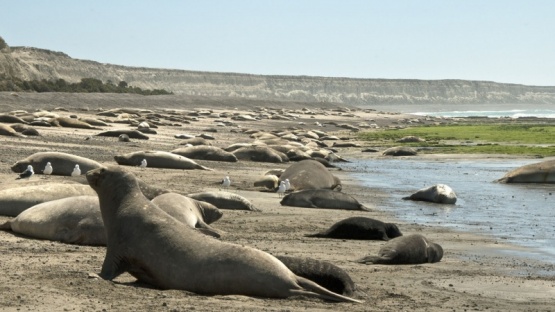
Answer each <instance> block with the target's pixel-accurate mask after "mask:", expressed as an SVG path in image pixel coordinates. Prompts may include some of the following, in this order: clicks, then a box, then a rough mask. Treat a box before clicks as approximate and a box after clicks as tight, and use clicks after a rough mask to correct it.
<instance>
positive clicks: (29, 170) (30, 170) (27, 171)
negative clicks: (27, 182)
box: [16, 165, 35, 180]
mask: <svg viewBox="0 0 555 312" xmlns="http://www.w3.org/2000/svg"><path fill="white" fill-rule="evenodd" d="M33 174H35V172H34V171H33V166H31V165H29V166H27V169H25V171H23V172H22V173H21V174H20V175H19V177H18V178H17V179H16V180H19V179H27V178H30V177H31V176H32V175H33Z"/></svg>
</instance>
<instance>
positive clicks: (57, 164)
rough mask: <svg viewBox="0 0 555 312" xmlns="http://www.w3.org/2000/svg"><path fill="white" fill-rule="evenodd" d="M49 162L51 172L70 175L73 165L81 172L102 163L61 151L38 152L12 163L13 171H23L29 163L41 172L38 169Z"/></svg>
mask: <svg viewBox="0 0 555 312" xmlns="http://www.w3.org/2000/svg"><path fill="white" fill-rule="evenodd" d="M48 162H50V164H51V165H52V168H53V171H52V173H51V174H54V175H63V176H71V173H72V172H73V169H74V168H75V165H79V168H80V169H81V170H82V171H83V172H87V171H89V170H91V169H95V168H100V167H101V166H102V165H101V164H100V163H98V162H96V161H94V160H92V159H89V158H85V157H81V156H77V155H73V154H68V153H61V152H38V153H34V154H33V155H30V156H28V157H27V158H24V159H21V160H19V161H17V162H16V163H15V164H13V165H12V167H11V168H12V171H13V172H17V173H20V172H23V171H24V170H25V169H26V168H27V166H29V165H31V166H33V168H37V170H36V171H37V173H42V171H39V170H38V169H39V168H40V169H41V170H42V168H44V167H45V166H46V163H48Z"/></svg>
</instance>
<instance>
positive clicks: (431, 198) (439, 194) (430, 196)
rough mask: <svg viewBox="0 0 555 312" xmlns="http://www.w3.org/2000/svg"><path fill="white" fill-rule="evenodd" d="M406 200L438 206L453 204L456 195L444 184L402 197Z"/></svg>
mask: <svg viewBox="0 0 555 312" xmlns="http://www.w3.org/2000/svg"><path fill="white" fill-rule="evenodd" d="M403 199H406V200H420V201H427V202H431V203H438V204H455V203H456V202H457V194H455V191H453V189H452V188H450V187H449V186H448V185H445V184H436V185H432V186H430V187H427V188H423V189H420V190H418V191H416V192H415V193H414V194H412V195H410V196H407V197H403Z"/></svg>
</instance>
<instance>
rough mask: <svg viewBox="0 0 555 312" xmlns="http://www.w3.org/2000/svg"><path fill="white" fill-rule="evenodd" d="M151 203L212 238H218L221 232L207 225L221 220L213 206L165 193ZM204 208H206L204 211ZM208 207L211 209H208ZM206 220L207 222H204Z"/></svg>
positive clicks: (217, 210)
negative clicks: (177, 216)
mask: <svg viewBox="0 0 555 312" xmlns="http://www.w3.org/2000/svg"><path fill="white" fill-rule="evenodd" d="M152 203H153V204H155V205H156V206H158V207H159V208H161V209H162V210H164V211H165V212H167V213H169V214H170V215H172V216H174V217H175V216H176V215H178V214H179V215H180V216H181V217H180V218H178V220H180V221H181V222H183V223H185V224H186V225H188V226H190V227H192V228H196V229H199V230H200V231H201V232H203V233H204V234H207V235H211V236H214V237H220V236H221V232H220V231H219V230H216V229H214V228H213V227H211V226H210V225H208V224H209V223H212V222H214V221H216V220H218V219H219V218H221V216H222V213H221V212H220V210H219V209H218V208H216V207H214V206H213V205H211V204H209V203H206V202H202V201H197V200H195V199H192V198H189V197H186V196H183V195H180V194H177V193H166V194H162V195H160V196H157V197H155V198H154V199H153V200H152ZM204 207H207V208H206V209H204ZM210 207H212V208H211V209H210ZM205 219H207V220H208V221H205Z"/></svg>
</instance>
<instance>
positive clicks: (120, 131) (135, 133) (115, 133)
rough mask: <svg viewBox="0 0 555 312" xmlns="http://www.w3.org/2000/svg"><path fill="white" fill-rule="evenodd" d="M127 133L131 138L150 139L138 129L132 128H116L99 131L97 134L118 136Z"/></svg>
mask: <svg viewBox="0 0 555 312" xmlns="http://www.w3.org/2000/svg"><path fill="white" fill-rule="evenodd" d="M122 134H126V135H127V136H128V137H130V138H131V139H139V140H148V139H149V137H148V136H147V135H145V134H143V133H141V132H140V131H138V130H131V129H114V130H108V131H103V132H100V133H97V134H96V136H107V137H116V138H118V137H119V136H120V135H122Z"/></svg>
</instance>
